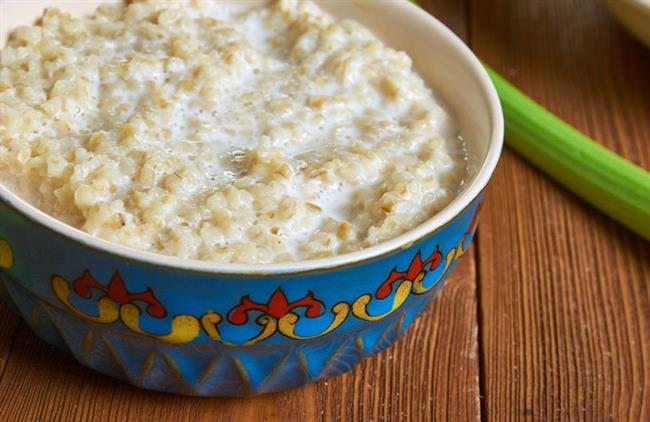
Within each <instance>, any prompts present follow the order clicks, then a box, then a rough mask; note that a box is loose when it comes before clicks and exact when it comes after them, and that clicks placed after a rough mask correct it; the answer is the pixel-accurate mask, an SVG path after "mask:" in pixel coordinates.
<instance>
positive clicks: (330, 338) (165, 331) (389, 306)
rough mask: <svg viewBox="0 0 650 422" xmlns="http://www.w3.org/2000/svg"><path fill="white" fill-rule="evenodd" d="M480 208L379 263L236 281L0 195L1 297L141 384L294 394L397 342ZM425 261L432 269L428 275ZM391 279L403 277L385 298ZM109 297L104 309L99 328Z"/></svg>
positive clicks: (53, 336)
mask: <svg viewBox="0 0 650 422" xmlns="http://www.w3.org/2000/svg"><path fill="white" fill-rule="evenodd" d="M481 202H482V195H481V196H479V197H478V198H476V199H475V200H474V201H473V202H472V204H471V205H470V206H469V207H468V208H466V209H465V210H464V211H463V212H461V213H460V214H459V215H457V216H456V217H455V218H454V219H453V220H452V221H451V222H450V223H449V224H447V225H446V226H444V227H442V228H441V229H439V230H437V231H436V232H435V233H432V234H431V235H429V236H428V237H427V238H425V239H422V240H420V241H418V242H416V243H415V244H413V245H412V246H410V247H408V248H406V249H404V250H401V251H397V252H394V253H392V254H388V255H385V256H382V257H379V258H376V259H374V260H370V261H367V262H361V263H355V264H350V265H347V266H344V267H342V268H338V269H334V270H326V271H320V272H311V273H304V274H294V275H287V276H279V275H269V276H247V277H243V276H240V277H234V276H222V275H213V274H207V273H201V272H190V271H184V270H179V269H172V268H163V267H159V266H156V265H155V264H150V263H143V262H138V261H129V260H126V259H124V258H121V257H118V256H115V255H112V254H110V253H109V252H105V251H101V250H96V249H92V248H89V247H87V246H85V245H83V244H81V243H78V242H77V241H74V240H72V239H70V238H67V237H65V236H63V235H61V234H58V233H56V232H54V231H52V230H51V229H48V228H46V227H44V226H41V225H39V224H36V223H34V222H32V221H31V220H29V219H28V218H26V217H25V216H23V215H22V214H19V213H18V212H17V211H16V210H14V209H13V208H11V207H10V206H9V205H8V204H6V203H5V202H1V200H0V221H1V223H0V242H3V241H4V242H5V244H6V245H8V246H9V248H10V249H11V255H12V259H11V261H12V262H11V265H10V266H9V268H0V295H2V296H3V297H4V300H6V301H8V302H9V303H11V304H12V305H15V307H16V308H17V309H18V310H19V311H20V313H21V314H22V316H23V317H24V318H25V320H26V321H27V322H28V323H29V325H30V326H31V327H32V329H33V330H34V331H35V332H36V333H37V334H38V335H39V336H40V337H41V338H43V339H44V340H46V341H47V342H49V343H52V344H54V345H56V346H58V347H61V348H63V349H66V350H69V351H70V353H72V354H73V355H74V356H75V358H76V359H77V360H78V361H79V362H80V363H82V364H83V365H86V366H88V367H90V368H93V369H95V370H98V371H100V372H103V373H105V374H107V375H110V376H113V377H117V378H120V379H123V380H125V381H128V382H130V383H132V384H135V385H137V386H140V387H143V388H148V389H152V390H159V391H166V392H173V393H180V394H188V395H205V396H214V395H220V396H244V395H251V394H261V393H268V392H273V391H280V390H286V389H289V388H294V387H299V386H301V385H304V384H307V383H311V382H313V381H315V380H317V379H323V378H327V377H330V376H333V375H336V374H339V373H342V372H345V371H347V370H349V369H351V368H352V367H354V366H355V365H356V364H357V363H358V362H359V361H360V360H361V359H363V358H365V357H367V356H370V355H372V354H375V353H377V352H379V351H381V350H383V349H385V348H386V347H388V346H390V345H391V344H392V343H393V342H394V341H395V339H397V338H398V337H399V335H400V334H401V333H403V332H404V330H405V329H406V328H407V327H408V326H409V325H410V324H411V322H412V321H413V320H414V319H415V318H416V316H417V315H418V314H419V313H420V312H421V311H422V310H423V309H424V308H425V307H426V305H427V304H428V303H430V302H431V301H432V300H433V298H435V296H436V295H437V294H438V292H439V291H440V289H441V288H442V286H443V284H444V281H445V279H446V277H447V275H448V274H449V272H450V271H451V269H452V268H453V266H454V265H455V261H456V259H457V258H459V257H460V255H462V251H463V250H464V249H466V248H467V247H469V244H470V242H471V238H472V236H473V232H474V229H475V215H476V214H477V211H478V207H479V204H480V203H481ZM0 250H1V248H0ZM436 251H438V252H439V253H438V254H436ZM418 252H419V253H420V258H421V261H426V259H427V258H431V260H432V262H431V264H426V265H425V266H424V267H423V268H420V267H419V266H418V262H419V261H417V259H416V256H417V254H418ZM1 262H3V258H2V256H0V263H1ZM4 262H5V263H6V262H7V257H5V258H4ZM448 263H449V265H448ZM409 269H411V272H410V273H409V274H406V273H408V271H407V270H409ZM393 270H395V271H397V272H403V273H404V274H403V275H401V276H399V275H398V276H396V277H397V279H396V280H395V281H394V282H393V283H392V284H390V285H385V286H384V287H383V290H382V289H380V287H381V286H382V284H384V281H385V280H387V279H388V277H389V276H390V275H391V272H392V271H393ZM416 270H418V271H416ZM422 270H424V271H422ZM425 273H426V274H425ZM84 274H86V276H85V278H84ZM116 274H119V277H116ZM414 275H415V276H421V275H425V276H424V277H423V278H421V279H420V280H416V278H417V277H412V276H414ZM400 277H401V278H400ZM410 277H412V278H413V279H410ZM80 279H81V280H80ZM118 279H119V280H118ZM120 282H121V283H120ZM109 285H110V286H111V287H110V288H109V287H108V286H109ZM66 286H67V287H66ZM121 288H123V290H121ZM66 289H68V290H66ZM66 291H67V292H68V294H67V297H66V294H65V293H66ZM147 292H148V293H147ZM147 295H148V296H147ZM102 298H103V299H102ZM364 298H365V300H364ZM65 299H67V301H68V303H67V304H66V303H65ZM102 300H103V303H104V306H105V310H106V314H105V315H104V317H103V321H102V322H97V321H93V319H96V317H97V316H98V304H99V303H100V302H101V301H102ZM383 314H385V315H383ZM382 315H383V316H382ZM175 318H176V323H177V326H176V325H173V324H172V322H173V321H174V320H175ZM265 330H268V331H265ZM217 331H218V333H217ZM215 333H217V334H218V336H215ZM161 336H164V337H162V338H161ZM312 337H313V338H312ZM306 338H308V339H306Z"/></svg>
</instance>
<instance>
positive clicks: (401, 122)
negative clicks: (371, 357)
mask: <svg viewBox="0 0 650 422" xmlns="http://www.w3.org/2000/svg"><path fill="white" fill-rule="evenodd" d="M463 145H464V144H463V142H462V139H461V138H460V137H459V135H458V132H457V130H456V128H455V126H454V123H453V121H452V120H451V118H450V116H449V115H448V114H447V112H446V111H445V110H444V109H443V108H442V106H441V105H440V104H439V102H438V101H437V100H436V98H435V96H434V94H433V93H432V92H431V90H430V89H428V88H427V86H426V85H425V83H424V81H423V80H422V78H420V77H419V76H418V75H417V73H415V71H414V70H413V69H412V62H411V59H410V58H409V57H408V56H407V55H406V54H405V53H402V52H398V51H395V50H392V49H390V48H388V47H386V46H385V45H383V44H382V42H381V41H379V40H378V39H377V38H376V37H375V35H373V34H372V33H371V32H370V31H369V30H367V29H365V28H364V27H363V26H361V25H360V24H358V23H355V22H353V21H350V20H341V21H339V20H335V19H334V18H332V17H330V16H329V15H327V14H326V13H324V12H323V11H321V10H320V9H319V8H318V6H317V5H316V4H315V3H312V2H311V1H305V0H280V1H274V2H271V3H269V4H268V5H264V6H255V7H253V6H251V5H250V4H249V5H248V6H241V5H238V6H233V5H229V6H226V5H224V4H220V3H219V2H218V1H190V0H188V1H185V2H180V1H178V2H172V1H167V2H161V1H152V2H147V1H142V2H134V3H131V4H129V5H128V6H127V5H119V4H107V5H102V6H100V7H99V8H98V9H97V11H96V13H95V15H94V16H93V17H92V18H83V19H78V18H73V17H71V16H69V15H67V14H65V13H62V12H60V11H58V10H57V9H47V10H46V11H45V12H44V15H43V18H42V21H41V23H39V26H31V27H20V28H18V29H16V30H15V31H14V32H13V34H12V36H11V37H10V39H9V41H8V44H7V46H6V47H5V48H4V49H3V50H2V54H1V62H0V181H1V182H2V183H3V184H5V185H6V186H8V187H10V188H11V189H12V190H14V191H15V192H17V193H18V194H19V195H21V196H22V197H23V198H25V199H26V200H28V201H30V202H31V203H32V204H34V205H35V206H37V207H38V208H40V209H41V210H43V211H45V212H47V213H49V214H50V215H52V216H54V217H55V218H57V219H59V220H61V221H64V222H66V223H68V224H70V225H72V226H75V227H78V228H80V229H82V230H84V231H86V232H88V233H90V234H92V235H94V236H97V237H100V238H103V239H106V240H109V241H112V242H116V243H119V244H122V245H126V246H129V247H132V248H137V249H142V250H147V251H153V252H157V253H161V254H166V255H173V256H178V257H182V258H189V259H200V260H208V261H217V262H239V263H271V262H288V261H298V260H304V259H313V258H320V257H326V256H331V255H337V254H342V253H347V252H352V251H356V250H360V249H363V248H366V247H369V246H372V245H375V244H377V243H379V242H382V241H385V240H388V239H391V238H393V237H396V236H398V235H400V234H402V233H404V232H406V231H408V230H410V229H412V228H414V227H415V226H417V225H419V224H421V223H422V222H424V221H425V220H427V219H428V218H430V217H431V216H432V215H434V214H435V213H436V212H438V211H439V210H440V209H441V208H442V207H444V206H445V205H447V204H448V203H449V201H450V200H451V199H452V198H453V197H454V196H455V195H456V193H457V191H458V189H459V188H460V186H461V185H462V183H463V177H464V175H465V172H466V160H465V155H466V154H465V149H464V146H463Z"/></svg>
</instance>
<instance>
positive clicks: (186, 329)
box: [52, 271, 200, 343]
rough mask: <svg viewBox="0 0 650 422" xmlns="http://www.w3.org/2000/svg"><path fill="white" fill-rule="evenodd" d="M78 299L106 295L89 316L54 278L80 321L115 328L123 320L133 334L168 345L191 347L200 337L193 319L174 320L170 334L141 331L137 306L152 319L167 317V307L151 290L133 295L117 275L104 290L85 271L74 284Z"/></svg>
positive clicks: (63, 282) (61, 296)
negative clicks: (74, 302)
mask: <svg viewBox="0 0 650 422" xmlns="http://www.w3.org/2000/svg"><path fill="white" fill-rule="evenodd" d="M73 286H74V287H73V290H74V292H75V293H76V294H77V296H79V297H82V298H84V299H87V300H92V292H93V290H97V291H99V292H101V293H103V295H102V296H101V297H100V298H99V299H98V300H97V315H89V314H87V313H85V312H83V311H81V310H79V309H78V308H77V307H76V306H75V305H74V304H73V303H72V302H71V300H70V285H69V284H68V282H67V281H66V280H65V279H64V278H63V277H60V276H57V275H55V276H54V277H52V290H53V291H54V294H55V295H56V297H57V298H58V299H59V300H60V301H61V302H62V303H63V304H64V305H65V306H66V307H67V308H68V310H70V312H72V313H73V314H75V315H76V316H78V317H81V318H84V319H87V320H89V321H93V322H96V323H100V324H113V323H115V322H117V321H118V320H121V321H122V323H123V324H124V325H126V326H127V327H128V328H129V329H130V330H131V331H133V332H136V333H138V334H143V335H146V336H149V337H154V338H157V339H159V340H162V341H165V342H167V343H189V342H190V341H192V340H194V339H195V338H197V337H198V336H199V333H200V327H199V323H198V321H197V319H196V318H195V317H193V316H190V315H177V316H175V317H173V318H172V322H171V330H170V332H169V333H168V334H164V335H159V334H154V333H149V332H146V331H144V330H142V329H141V328H140V318H141V316H142V310H141V309H140V307H139V305H138V303H143V304H145V305H146V313H147V314H148V315H150V316H151V317H153V318H157V319H162V318H165V317H166V316H167V311H166V310H165V307H164V306H163V305H162V304H161V303H160V302H159V301H158V299H156V297H155V295H154V293H153V292H152V291H151V289H147V290H146V291H144V292H142V293H130V292H129V291H128V290H127V289H126V286H125V284H124V281H123V280H122V277H121V276H120V274H119V273H117V272H116V273H115V274H114V275H113V277H112V278H111V280H110V282H109V283H108V284H107V285H106V286H104V285H102V284H100V283H99V282H98V281H97V280H95V279H94V278H93V277H92V275H91V274H90V272H89V271H86V272H85V273H84V274H83V275H82V276H81V277H79V278H78V279H77V280H75V282H74V283H73Z"/></svg>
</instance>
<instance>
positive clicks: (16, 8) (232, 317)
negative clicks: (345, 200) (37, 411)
mask: <svg viewBox="0 0 650 422" xmlns="http://www.w3.org/2000/svg"><path fill="white" fill-rule="evenodd" d="M57 3H60V4H59V7H61V8H62V9H64V10H67V11H70V12H71V13H75V14H79V13H90V12H92V11H93V10H94V9H95V7H96V6H97V4H98V3H99V2H96V1H84V2H78V3H75V2H70V1H66V2H57V1H55V0H51V1H30V2H18V1H16V2H3V5H2V7H4V8H5V11H7V9H10V11H11V13H10V14H7V13H4V14H3V16H9V15H11V17H12V19H11V22H7V20H5V21H3V22H2V23H1V24H2V27H1V28H0V33H2V36H3V37H5V38H6V34H7V32H8V30H9V29H11V28H13V27H15V26H17V25H19V24H31V23H33V22H34V21H35V20H36V19H37V17H38V16H39V15H40V13H41V11H42V10H43V8H44V7H46V6H53V5H55V4H57ZM318 3H320V5H321V6H322V7H323V8H324V9H325V10H326V11H328V12H330V13H331V14H333V15H335V16H339V17H343V16H345V17H350V18H353V19H356V20H358V21H360V22H361V23H363V24H365V25H366V26H367V27H369V28H370V29H372V30H373V31H375V32H376V33H377V34H378V35H379V36H380V38H382V39H383V40H384V41H385V42H386V43H387V44H388V45H390V46H392V47H394V48H398V49H401V50H404V51H406V52H408V53H409V54H410V55H411V57H412V58H413V59H414V63H415V67H416V69H417V71H418V72H419V73H420V74H421V75H422V76H423V77H424V78H425V79H426V80H427V82H428V83H429V84H430V86H432V87H433V88H434V89H435V90H436V91H437V93H438V95H439V96H440V97H441V98H442V99H443V100H444V102H445V103H446V105H447V107H448V108H449V110H450V111H451V112H452V114H453V115H454V117H455V118H456V120H457V121H458V123H459V125H460V127H461V130H462V133H463V135H464V137H465V139H466V141H467V144H468V150H469V174H468V178H467V183H466V184H465V185H464V188H463V189H462V191H461V192H460V193H459V194H458V195H457V197H456V198H455V199H454V200H453V201H452V202H451V203H450V204H449V205H448V206H447V207H445V208H444V209H443V210H442V211H441V212H439V213H438V214H437V215H435V216H434V217H432V218H431V219H429V220H428V221H426V222H425V223H424V224H422V225H420V226H419V227H417V228H415V229H413V230H411V231H409V232H407V233H405V234H403V235H401V236H399V237H397V238H395V239H392V240H390V241H387V242H384V243H382V244H379V245H376V246H374V247H371V248H369V249H366V250H362V251H359V252H355V253H351V254H346V255H341V256H337V257H332V258H327V259H319V260H311V261H304V262H298V263H291V264H272V265H243V264H216V263H209V262H198V261H191V260H183V259H179V258H174V257H165V256H160V255H156V254H153V253H148V252H143V251H136V250H132V249H129V248H127V247H123V246H120V245H116V244H112V243H109V242H107V241H104V240H101V239H97V238H94V237H92V236H90V235H88V234H86V233H83V232H82V231H80V230H77V229H75V228H72V227H70V226H67V225H66V224H64V223H61V222H59V221H57V220H55V219H53V218H52V217H50V216H48V215H46V214H44V213H43V212H41V211H39V210H37V209H36V208H34V207H33V206H31V205H29V204H28V203H26V202H25V201H23V200H21V199H20V198H19V197H17V196H16V195H15V194H14V193H12V192H11V191H9V190H8V189H6V188H5V187H2V186H0V279H1V280H0V286H1V288H0V293H1V294H2V295H3V296H4V300H6V301H7V302H8V303H9V304H10V305H12V306H14V307H15V308H16V309H18V310H19V312H20V314H21V315H22V317H23V318H24V319H25V320H26V321H27V323H28V324H29V325H30V327H31V328H32V329H33V331H34V332H35V333H36V334H37V335H38V336H39V337H41V338H42V339H44V340H45V341H47V342H49V343H51V344H53V345H55V346H58V347H60V348H61V349H63V350H66V351H68V352H70V353H71V354H72V355H73V356H74V357H75V358H76V359H77V360H78V361H79V362H80V363H81V364H82V365H85V366H87V367H90V368H93V369H95V370H97V371H99V372H102V373H104V374H107V375H110V376H112V377H116V378H120V379H123V380H125V381H127V382H130V383H131V384H134V385H136V386H140V387H143V388H146V389H152V390H159V391H166V392H172V393H180V394H186V395H198V396H247V395H253V394H261V393H268V392H274V391H280V390H286V389H289V388H294V387H299V386H302V385H304V384H307V383H311V382H313V381H315V380H318V379H323V378H327V377H330V376H333V375H336V374H339V373H342V372H345V371H348V370H349V369H351V368H352V367H354V366H355V365H356V364H357V363H358V362H359V361H361V360H362V359H363V358H365V357H367V356H370V355H372V354H375V353H377V352H379V351H381V350H383V349H385V348H386V347H388V346H389V345H390V344H391V343H393V342H394V341H395V339H396V338H397V337H398V336H399V335H400V334H402V333H403V332H404V331H405V330H406V328H407V327H408V326H409V325H410V324H411V323H412V322H413V320H414V319H415V318H416V317H417V315H418V314H419V313H420V312H421V311H422V310H423V309H424V308H425V307H426V306H427V305H428V304H429V303H430V302H431V301H432V300H433V299H434V298H435V297H436V295H437V294H438V292H439V291H440V289H441V288H442V287H443V285H444V282H445V279H446V278H447V276H448V275H449V273H450V272H451V271H452V269H453V268H454V265H455V264H456V262H457V260H458V259H459V258H460V257H461V256H462V255H463V254H464V253H465V250H467V248H468V247H469V244H470V241H471V240H472V236H473V234H474V231H475V229H476V225H477V221H478V215H479V212H480V210H481V206H482V203H483V198H484V194H483V192H484V189H485V187H486V185H487V183H488V180H489V178H490V177H491V175H492V173H493V171H494V169H495V166H496V164H497V161H498V159H499V155H500V153H501V148H502V143H503V116H502V111H501V107H500V104H499V100H498V97H497V93H496V91H495V89H494V86H493V85H492V83H491V81H490V79H489V78H488V75H487V74H486V72H485V70H484V69H483V67H482V66H481V63H480V62H479V61H478V60H477V58H476V57H475V56H474V55H473V54H472V52H471V51H470V50H469V48H467V47H466V46H465V45H464V44H463V43H462V41H461V40H459V39H458V38H457V37H456V36H455V35H454V34H453V33H452V32H451V31H450V30H449V29H447V28H446V27H445V26H444V25H443V24H441V23H440V22H439V21H437V20H436V19H434V18H433V17H431V16H430V15H429V14H427V13H426V12H424V11H423V10H421V9H419V8H418V7H416V6H414V5H413V4H411V3H410V2H408V1H392V2H331V1H320V2H318ZM0 42H2V43H3V44H4V41H3V40H1V39H0Z"/></svg>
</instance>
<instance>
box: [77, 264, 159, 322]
mask: <svg viewBox="0 0 650 422" xmlns="http://www.w3.org/2000/svg"><path fill="white" fill-rule="evenodd" d="M92 289H96V290H99V291H102V292H104V293H105V294H106V296H107V297H109V298H110V299H111V300H113V301H114V302H115V303H117V304H119V305H124V304H127V303H133V302H144V303H146V304H147V313H148V314H149V315H151V316H152V317H154V318H164V317H166V316H167V310H166V309H165V307H164V306H163V305H162V303H160V302H159V301H158V299H156V296H154V294H153V291H152V290H151V289H150V288H149V289H147V290H146V291H144V292H142V293H129V291H128V290H126V286H125V284H124V280H122V276H121V275H120V273H119V272H117V271H116V272H115V274H113V277H112V278H111V281H110V282H109V283H108V286H104V285H102V284H100V283H99V282H98V281H97V280H95V278H94V277H93V276H92V275H91V274H90V271H86V272H84V273H83V275H82V276H81V277H79V278H78V279H76V280H75V282H74V291H75V292H76V293H77V294H78V295H79V296H81V297H83V298H85V299H90V297H91V296H92Z"/></svg>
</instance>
